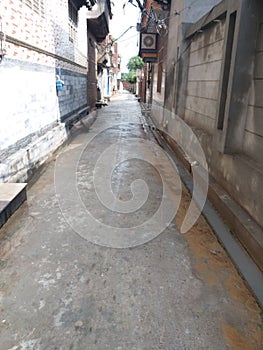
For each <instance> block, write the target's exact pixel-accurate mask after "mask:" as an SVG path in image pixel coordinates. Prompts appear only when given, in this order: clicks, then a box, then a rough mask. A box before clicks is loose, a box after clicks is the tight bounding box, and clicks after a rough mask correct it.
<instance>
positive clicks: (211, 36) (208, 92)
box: [185, 19, 225, 134]
mask: <svg viewBox="0 0 263 350" xmlns="http://www.w3.org/2000/svg"><path fill="white" fill-rule="evenodd" d="M224 35H225V19H222V20H221V21H220V22H218V23H214V24H211V25H210V26H209V28H207V30H205V31H204V32H202V33H199V34H197V35H196V36H195V37H194V38H193V39H192V41H191V45H190V49H189V50H190V54H189V69H188V82H187V92H186V106H185V120H186V121H187V122H188V123H190V124H193V125H194V126H196V127H200V128H202V129H203V130H205V131H206V132H208V133H209V134H212V133H213V131H214V128H215V121H216V112H217V103H218V100H217V98H218V89H219V82H220V72H221V66H222V55H223V44H224Z"/></svg>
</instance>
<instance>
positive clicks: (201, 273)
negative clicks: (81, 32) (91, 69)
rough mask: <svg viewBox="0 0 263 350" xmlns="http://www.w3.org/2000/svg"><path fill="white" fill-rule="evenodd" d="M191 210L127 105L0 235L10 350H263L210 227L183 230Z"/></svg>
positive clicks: (32, 195)
mask: <svg viewBox="0 0 263 350" xmlns="http://www.w3.org/2000/svg"><path fill="white" fill-rule="evenodd" d="M139 146H141V148H140V147H139ZM115 163H117V166H116V167H115V166H114V164H115ZM114 168H115V169H114ZM94 169H95V170H94ZM156 170H158V171H156ZM94 174H95V181H93V180H94ZM162 176H164V177H166V182H165V184H164V182H163V181H162ZM138 179H144V180H145V182H146V183H147V185H148V188H147V187H146V185H145V183H144V182H142V181H138ZM136 180H137V181H136ZM109 186H112V193H111V191H109ZM181 192H182V193H183V195H182V199H181V201H180V195H181ZM113 194H114V195H113ZM163 199H164V203H163V204H164V207H163V209H162V211H158V208H159V205H160V203H162V200H163ZM189 200H190V199H189V195H188V193H187V192H186V190H185V189H184V188H183V187H182V188H181V184H180V179H179V178H178V176H177V174H176V172H175V171H174V170H173V169H172V168H171V165H170V164H169V162H167V159H166V157H165V155H163V153H162V152H161V150H160V149H159V148H158V146H157V145H156V144H155V141H154V140H153V138H152V136H151V134H149V133H148V132H147V131H146V130H144V129H143V128H142V127H141V126H140V108H139V105H138V103H137V101H136V100H135V98H134V97H133V96H131V95H128V94H123V95H118V96H116V97H115V98H114V99H113V100H112V102H111V103H110V105H109V106H108V107H106V108H103V109H101V110H99V112H98V118H97V120H96V122H95V124H94V125H93V126H92V127H91V129H89V130H88V129H87V128H86V127H85V123H82V124H81V125H80V126H79V128H78V129H76V132H75V136H74V137H73V139H72V140H71V142H70V143H69V144H68V145H67V146H65V147H64V148H63V149H62V150H61V151H60V153H59V154H58V155H57V158H56V160H55V159H54V161H52V162H50V163H49V164H48V165H47V166H46V167H45V169H44V170H43V171H42V172H41V174H40V176H39V178H38V179H37V181H35V182H34V184H33V185H32V186H31V187H30V189H29V191H28V201H27V203H25V204H24V205H23V206H22V207H21V209H19V210H18V211H17V212H16V213H15V215H14V216H13V217H12V218H11V219H10V221H9V222H8V223H7V224H6V225H5V226H4V227H3V228H2V229H1V230H0V236H1V238H2V243H1V260H0V269H1V273H0V303H1V306H0V307H1V309H0V310H1V312H0V349H1V350H27V349H34V350H44V349H47V350H53V349H59V350H60V349H61V350H73V349H75V350H82V349H83V350H93V349H94V350H106V349H110V350H155V349H163V350H186V349H187V350H199V349H205V350H208V349H211V350H227V349H234V350H240V349H244V350H245V349H246V350H250V349H256V350H259V349H262V348H261V345H262V333H261V332H260V327H259V326H258V325H259V324H260V317H259V313H260V310H259V307H258V306H257V304H256V302H255V300H254V298H253V296H252V295H251V293H250V292H249V290H248V289H247V288H246V286H245V284H244V282H243V281H242V279H241V278H240V277H239V275H238V274H237V272H236V270H235V268H234V266H233V264H232V263H231V261H230V260H229V258H228V256H227V255H226V253H225V252H224V250H223V249H222V247H221V246H220V245H219V243H218V242H217V240H216V238H215V236H214V235H213V232H212V231H211V229H210V228H209V227H208V226H207V224H206V222H205V220H204V219H203V218H202V217H200V219H199V220H198V222H197V223H196V224H195V226H194V227H193V228H192V229H191V230H190V231H189V232H188V233H186V234H184V235H182V234H180V233H179V231H178V229H177V225H180V223H181V222H182V220H183V218H184V216H185V213H186V210H187V206H188V204H189ZM179 203H180V207H179V208H176V206H177V205H178V204H179ZM138 208H139V209H138ZM174 211H177V216H176V217H177V218H176V220H175V219H173V220H172V221H171V220H170V214H171V212H174ZM152 218H154V219H152ZM145 222H146V224H145ZM163 226H164V227H163ZM166 226H167V227H166ZM165 227H166V228H165ZM162 229H163V232H162V233H161V234H159V233H160V232H159V231H162ZM124 247H125V248H124ZM261 325H262V324H261ZM260 344H261V345H260Z"/></svg>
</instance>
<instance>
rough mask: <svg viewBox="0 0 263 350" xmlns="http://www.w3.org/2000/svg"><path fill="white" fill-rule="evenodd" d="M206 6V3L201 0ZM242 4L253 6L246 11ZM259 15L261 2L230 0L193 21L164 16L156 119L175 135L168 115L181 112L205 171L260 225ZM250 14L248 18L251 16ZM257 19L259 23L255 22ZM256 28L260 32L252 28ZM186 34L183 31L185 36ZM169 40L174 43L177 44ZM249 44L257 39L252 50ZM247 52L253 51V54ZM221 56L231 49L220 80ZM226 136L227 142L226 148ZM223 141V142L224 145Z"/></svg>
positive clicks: (262, 39) (262, 34)
mask: <svg viewBox="0 0 263 350" xmlns="http://www.w3.org/2000/svg"><path fill="white" fill-rule="evenodd" d="M204 5H209V4H208V2H206V4H204ZM185 6H187V2H185ZM260 6H261V7H260ZM176 8H177V2H173V3H172V9H171V11H172V13H173V11H174V10H176ZM182 8H184V6H182ZM210 9H212V2H211V6H210ZM257 9H258V10H257ZM260 10H261V12H260ZM192 11H194V9H192ZM234 11H236V23H235V27H234V28H232V30H233V33H234V34H233V35H234V36H233V43H232V53H231V47H230V46H227V38H228V37H229V36H228V35H229V31H231V25H230V14H231V13H233V12H234ZM248 11H251V14H249V16H248V15H247V12H248ZM190 15H191V13H186V14H185V16H186V17H187V16H188V18H189V19H190V18H191V17H192V15H191V16H190ZM262 19H263V17H262V3H261V1H259V0H253V1H252V2H250V1H247V0H244V1H243V2H238V1H237V2H235V3H233V2H231V1H226V0H224V1H222V2H221V3H220V4H218V6H217V7H216V8H215V9H214V10H213V11H209V12H208V13H207V14H206V15H204V17H203V18H201V19H200V20H199V21H198V22H196V23H194V24H192V25H189V24H187V25H186V24H184V23H183V22H182V19H180V16H175V17H174V18H173V19H172V20H171V21H170V28H169V37H168V53H167V69H166V70H167V73H166V93H165V107H166V110H165V113H164V120H163V123H162V124H163V125H161V126H160V127H161V128H162V127H163V128H164V131H166V132H168V134H169V135H170V136H171V137H172V138H174V139H175V140H176V139H177V138H179V139H180V137H181V133H182V130H181V129H180V127H179V126H178V123H177V121H176V118H175V117H174V115H175V114H177V115H178V116H179V117H180V118H182V119H184V121H185V122H186V123H187V124H188V125H190V126H191V128H192V131H193V132H194V133H195V134H196V135H197V136H198V139H199V141H200V144H201V145H202V148H203V150H204V152H205V155H206V159H207V162H208V166H209V171H210V174H211V176H212V177H213V178H214V179H215V180H216V181H217V182H218V183H219V184H220V185H221V186H222V187H223V188H224V189H225V190H226V191H227V192H228V193H229V194H230V195H231V196H232V198H233V199H234V200H235V201H236V202H237V203H238V204H240V206H241V207H243V208H244V209H245V210H246V211H247V212H248V213H249V214H250V216H251V217H252V218H253V219H254V220H255V221H256V222H257V223H258V224H259V225H260V226H261V227H263V217H262V212H263V198H262V187H263V170H262V164H263V157H262V154H263V123H262V121H263V118H262V116H263V103H262V90H263V85H262V78H263V29H262V28H263V24H262V22H263V20H262ZM252 20H253V22H249V21H252ZM204 23H205V26H204ZM257 23H259V24H260V23H261V24H260V25H258V26H257ZM256 28H258V33H256V32H255V30H256ZM184 33H186V34H185V35H184V36H183V34H184ZM246 38H249V44H250V43H251V46H250V47H249V50H250V51H249V53H247V56H244V57H246V59H247V64H245V63H244V62H242V65H241V64H240V61H239V58H240V55H241V56H242V52H243V51H242V50H244V47H245V45H247V44H248V43H247V42H246V40H247V39H246ZM256 39H257V45H256ZM253 40H254V42H253ZM230 41H231V40H230ZM242 41H243V45H242ZM172 43H177V49H176V48H175V45H174V44H173V45H172ZM252 45H255V49H254V51H253V50H252ZM229 50H230V53H229ZM250 53H252V54H251V55H253V57H252V59H251V56H249V55H250ZM227 55H228V58H229V57H230V56H231V60H230V61H231V64H230V68H229V69H228V70H227V74H226V76H227V80H226V82H225V84H222V80H223V75H224V71H225V69H224V67H225V64H226V62H227ZM229 55H230V56H229ZM242 57H243V56H242ZM242 57H241V58H242ZM252 61H253V62H254V67H253V73H252V69H251V62H252ZM241 73H242V74H241ZM241 75H242V79H243V77H244V78H245V79H246V81H245V80H244V81H243V80H242V81H243V83H242V81H240V76H241ZM238 79H239V80H238ZM222 93H223V94H225V95H226V100H225V102H224V103H223V106H224V107H225V111H224V115H223V117H224V125H223V127H222V128H220V127H219V124H218V122H219V119H218V118H219V106H220V100H221V98H222ZM185 96H186V98H185ZM242 96H243V98H242V99H241V97H242ZM239 103H240V105H241V104H242V108H241V109H240V111H242V118H243V117H244V119H245V123H244V124H242V123H243V121H242V120H241V118H240V115H235V114H234V111H235V108H234V107H235V106H236V104H239ZM246 104H247V105H246ZM244 105H246V106H244ZM239 114H240V113H239ZM242 126H243V129H242ZM232 134H233V138H232V139H231V135H232ZM226 135H227V138H228V139H227V138H226ZM238 135H239V137H238ZM235 142H238V143H240V142H241V143H242V148H241V149H240V147H239V144H238V145H236V146H235ZM228 143H229V144H231V147H228ZM222 144H223V145H226V146H227V147H225V146H223V147H222ZM194 151H195V150H193V152H192V155H191V156H192V160H194V159H195V152H194Z"/></svg>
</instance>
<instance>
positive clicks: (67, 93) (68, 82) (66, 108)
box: [58, 69, 88, 122]
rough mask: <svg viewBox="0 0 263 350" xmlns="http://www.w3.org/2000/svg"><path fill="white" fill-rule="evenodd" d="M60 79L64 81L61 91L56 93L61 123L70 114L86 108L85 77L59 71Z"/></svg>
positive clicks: (68, 71) (79, 74) (63, 70)
mask: <svg viewBox="0 0 263 350" xmlns="http://www.w3.org/2000/svg"><path fill="white" fill-rule="evenodd" d="M60 72H61V75H60V77H61V79H62V80H63V81H64V86H63V90H61V91H58V101H59V111H60V118H61V121H62V122H63V121H65V120H66V119H67V118H68V117H70V116H71V115H72V114H74V113H76V112H78V111H79V110H81V109H83V108H87V107H88V106H87V75H86V74H82V73H77V72H73V71H70V70H67V69H61V70H60Z"/></svg>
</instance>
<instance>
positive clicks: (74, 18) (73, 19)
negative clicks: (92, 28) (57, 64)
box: [68, 0, 79, 43]
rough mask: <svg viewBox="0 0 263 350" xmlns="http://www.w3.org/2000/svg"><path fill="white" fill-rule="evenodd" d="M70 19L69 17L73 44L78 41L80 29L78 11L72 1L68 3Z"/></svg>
mask: <svg viewBox="0 0 263 350" xmlns="http://www.w3.org/2000/svg"><path fill="white" fill-rule="evenodd" d="M68 17H69V40H70V41H71V42H74V43H75V42H76V41H77V27H78V19H79V18H78V9H77V8H76V6H75V4H74V3H73V1H72V0H69V1H68Z"/></svg>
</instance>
